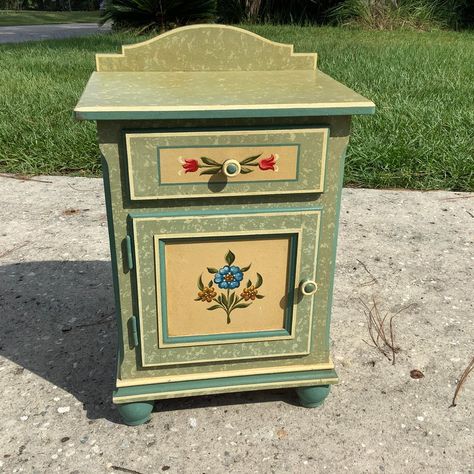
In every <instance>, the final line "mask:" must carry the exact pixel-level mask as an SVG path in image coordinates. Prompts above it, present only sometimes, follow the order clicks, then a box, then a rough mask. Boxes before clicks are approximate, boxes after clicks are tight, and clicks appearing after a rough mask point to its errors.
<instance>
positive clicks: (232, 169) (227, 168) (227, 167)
mask: <svg viewBox="0 0 474 474" xmlns="http://www.w3.org/2000/svg"><path fill="white" fill-rule="evenodd" d="M240 169H241V168H240V163H239V162H238V161H237V160H227V161H225V162H224V164H223V165H222V171H223V172H224V174H225V175H226V176H227V177H228V178H233V177H234V176H237V175H238V174H239V173H240Z"/></svg>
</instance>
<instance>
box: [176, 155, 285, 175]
mask: <svg viewBox="0 0 474 474" xmlns="http://www.w3.org/2000/svg"><path fill="white" fill-rule="evenodd" d="M261 156H262V154H261V153H260V154H259V155H253V156H249V157H248V158H244V159H243V160H240V161H239V164H240V166H241V170H240V174H249V173H253V172H254V171H255V170H257V169H259V170H260V171H274V172H277V171H278V166H277V161H278V159H279V156H278V154H277V153H272V154H270V155H269V156H267V157H261ZM178 161H179V163H180V165H181V169H180V170H179V173H178V174H187V173H196V172H197V171H199V170H201V171H200V172H199V174H200V175H203V174H210V175H211V174H217V173H220V172H222V166H223V165H224V161H225V160H224V161H223V162H222V163H219V162H218V161H216V160H214V159H212V158H208V157H206V156H201V157H200V158H185V159H183V158H182V157H179V158H178Z"/></svg>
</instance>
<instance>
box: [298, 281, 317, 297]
mask: <svg viewBox="0 0 474 474" xmlns="http://www.w3.org/2000/svg"><path fill="white" fill-rule="evenodd" d="M300 290H301V293H302V294H303V295H304V296H311V295H314V294H315V293H316V292H317V291H318V284H317V283H316V282H315V281H313V280H304V281H302V282H301V283H300Z"/></svg>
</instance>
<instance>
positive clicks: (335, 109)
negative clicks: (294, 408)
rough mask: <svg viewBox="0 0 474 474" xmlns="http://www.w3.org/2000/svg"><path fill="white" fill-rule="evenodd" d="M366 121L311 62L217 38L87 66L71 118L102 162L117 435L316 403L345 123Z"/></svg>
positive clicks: (218, 31) (152, 47)
mask: <svg viewBox="0 0 474 474" xmlns="http://www.w3.org/2000/svg"><path fill="white" fill-rule="evenodd" d="M373 111H374V104H373V103H372V102H370V101H369V100H367V99H365V98H364V97H362V96H360V95H358V94H356V93H355V92H353V91H351V90H350V89H348V88H347V87H345V86H343V85H342V84H340V83H338V82H336V81H335V80H333V79H331V78H330V77H329V76H327V75H325V74H324V73H322V72H321V71H319V70H318V69H317V68H316V54H301V53H298V54H296V53H294V52H293V47H292V46H290V45H284V44H278V43H274V42H271V41H268V40H266V39H264V38H262V37H260V36H257V35H255V34H253V33H250V32H248V31H245V30H242V29H238V28H234V27H228V26H221V25H196V26H190V27H185V28H179V29H176V30H173V31H170V32H168V33H165V34H163V35H160V36H158V37H156V38H154V39H151V40H149V41H146V42H144V43H140V44H137V45H133V46H125V47H124V48H123V52H122V54H98V55H97V72H94V73H93V75H92V76H91V78H90V80H89V83H88V84H87V87H86V90H85V91H84V93H83V95H82V97H81V99H80V101H79V103H78V104H77V106H76V109H75V114H76V117H77V118H78V119H83V120H96V121H97V128H98V140H99V144H100V150H101V153H102V156H103V175H104V184H105V194H106V202H107V215H108V225H109V234H110V248H111V255H112V265H113V275H114V286H115V293H116V307H117V325H118V333H119V351H118V356H117V381H116V386H117V389H116V391H115V392H114V396H113V400H114V403H116V404H117V405H118V407H119V410H120V412H121V414H122V416H123V418H124V421H125V422H126V423H128V424H132V425H133V424H139V423H143V422H144V421H146V420H147V419H148V418H149V416H150V412H151V410H152V407H153V403H154V401H155V400H158V399H163V398H170V397H183V396H190V395H202V394H208V393H223V392H232V391H244V390H259V389H267V388H281V387H295V388H297V391H298V395H299V397H300V400H301V402H302V404H303V405H304V406H308V407H313V406H318V405H319V404H320V403H321V402H322V400H323V399H324V398H325V396H326V395H327V394H328V392H329V386H330V385H331V384H334V383H336V382H337V375H336V372H335V370H334V365H333V363H332V361H331V358H330V354H329V344H330V340H329V321H330V313H331V298H332V292H333V275H334V265H335V255H336V239H337V224H338V210H339V202H340V195H341V187H342V177H343V167H344V153H345V150H346V147H347V144H348V140H349V132H350V117H351V115H354V114H370V113H373Z"/></svg>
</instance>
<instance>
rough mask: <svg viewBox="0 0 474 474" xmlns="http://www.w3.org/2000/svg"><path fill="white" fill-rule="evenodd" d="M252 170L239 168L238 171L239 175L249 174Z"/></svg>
mask: <svg viewBox="0 0 474 474" xmlns="http://www.w3.org/2000/svg"><path fill="white" fill-rule="evenodd" d="M252 171H253V170H251V169H250V168H241V170H240V174H249V173H251V172H252Z"/></svg>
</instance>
